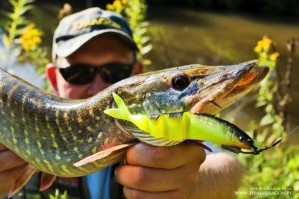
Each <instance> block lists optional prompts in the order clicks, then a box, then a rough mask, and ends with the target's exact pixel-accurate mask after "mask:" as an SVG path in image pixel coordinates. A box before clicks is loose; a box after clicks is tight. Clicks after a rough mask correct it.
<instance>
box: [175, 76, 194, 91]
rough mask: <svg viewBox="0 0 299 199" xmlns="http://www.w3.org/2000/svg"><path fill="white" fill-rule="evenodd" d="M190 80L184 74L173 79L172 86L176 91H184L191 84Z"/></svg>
mask: <svg viewBox="0 0 299 199" xmlns="http://www.w3.org/2000/svg"><path fill="white" fill-rule="evenodd" d="M190 82H191V81H190V79H189V78H188V77H187V76H186V75H183V74H179V75H175V76H174V77H173V78H172V79H171V84H172V87H173V88H174V89H176V90H183V89H185V88H187V87H188V86H189V84H190Z"/></svg>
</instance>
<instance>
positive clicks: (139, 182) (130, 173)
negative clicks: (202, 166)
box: [115, 165, 198, 192]
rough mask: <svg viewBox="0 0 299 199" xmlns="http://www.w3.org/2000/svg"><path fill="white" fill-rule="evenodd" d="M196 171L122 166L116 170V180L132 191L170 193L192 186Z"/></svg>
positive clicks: (187, 168) (185, 168) (186, 168)
mask: <svg viewBox="0 0 299 199" xmlns="http://www.w3.org/2000/svg"><path fill="white" fill-rule="evenodd" d="M197 176H198V169H189V167H179V168H176V169H156V168H148V167H141V166H131V165H123V166H120V167H118V168H117V169H116V173H115V178H116V180H117V181H118V182H119V183H120V184H122V185H124V186H125V187H129V188H132V189H138V190H142V191H154V192H161V191H171V190H175V189H184V187H188V186H189V185H190V186H191V185H193V184H194V183H195V182H196V180H197Z"/></svg>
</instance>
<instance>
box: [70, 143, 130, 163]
mask: <svg viewBox="0 0 299 199" xmlns="http://www.w3.org/2000/svg"><path fill="white" fill-rule="evenodd" d="M133 144H135V143H128V144H120V145H117V146H114V147H111V148H108V149H105V150H103V151H100V152H97V153H95V154H92V155H90V156H88V157H86V158H84V159H82V160H80V161H79V162H76V163H75V164H74V166H75V167H80V166H83V165H85V164H88V163H90V162H94V161H97V160H100V159H102V158H105V157H107V156H109V155H111V154H112V153H113V152H116V151H119V150H121V151H123V150H126V149H127V148H128V147H129V146H132V145H133Z"/></svg>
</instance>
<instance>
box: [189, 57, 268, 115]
mask: <svg viewBox="0 0 299 199" xmlns="http://www.w3.org/2000/svg"><path fill="white" fill-rule="evenodd" d="M257 64H258V61H257V60H253V61H249V62H245V63H242V64H237V65H232V66H227V67H228V68H229V69H225V66H224V67H223V71H220V72H218V76H217V75H215V77H214V78H213V77H210V78H212V79H211V80H208V79H207V81H210V82H213V81H214V83H210V84H209V85H207V86H206V87H203V88H202V89H199V91H198V93H197V94H196V95H195V96H194V98H193V101H192V103H190V104H191V108H190V112H191V113H208V114H215V113H217V112H218V111H220V110H222V109H224V108H226V107H228V106H230V105H231V104H233V103H235V102H236V101H237V100H239V99H240V98H242V97H243V96H245V95H246V94H247V93H249V92H250V91H251V90H252V89H253V88H255V87H256V86H257V85H258V83H259V82H261V81H262V80H263V79H264V78H265V76H266V75H267V73H268V71H269V68H268V67H257ZM234 67H235V68H234Z"/></svg>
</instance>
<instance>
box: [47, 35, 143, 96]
mask: <svg viewBox="0 0 299 199" xmlns="http://www.w3.org/2000/svg"><path fill="white" fill-rule="evenodd" d="M133 61H134V57H133V53H132V51H131V50H130V49H129V48H128V47H127V46H126V45H124V44H123V43H122V42H121V41H119V40H118V39H117V38H115V37H113V36H108V35H107V36H99V37H96V38H94V39H92V40H90V41H89V42H87V43H86V44H85V45H83V46H82V47H81V48H79V49H78V50H77V51H76V52H75V53H73V54H72V55H70V56H69V57H67V58H58V59H57V63H56V65H57V66H65V65H67V66H68V65H70V64H72V65H73V64H78V63H80V64H82V63H83V64H88V65H91V66H93V67H101V65H104V64H109V63H124V64H131V63H132V62H133ZM140 72H141V65H140V63H139V62H136V63H135V64H134V68H133V72H132V74H137V73H140ZM55 77H56V85H53V82H52V80H51V79H50V81H51V82H52V85H53V87H54V89H55V90H56V92H57V93H58V95H59V96H61V97H65V98H71V99H85V98H88V97H91V96H93V95H95V94H96V93H98V92H99V91H101V90H103V89H105V88H106V87H108V86H109V85H111V83H107V82H105V81H104V80H103V78H102V77H101V76H100V75H99V74H96V76H95V78H94V79H92V81H91V82H90V83H86V84H83V85H76V84H71V83H69V82H67V81H66V80H65V79H64V78H63V77H62V75H61V73H60V72H59V70H58V69H56V70H55Z"/></svg>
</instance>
